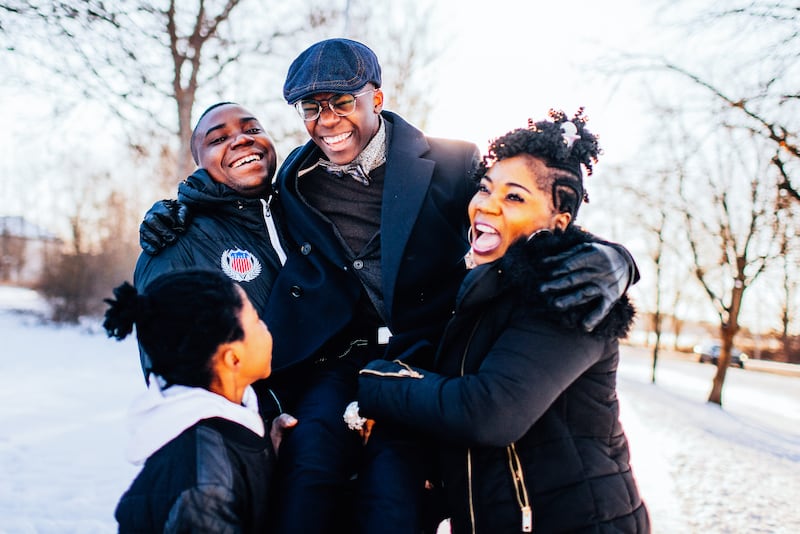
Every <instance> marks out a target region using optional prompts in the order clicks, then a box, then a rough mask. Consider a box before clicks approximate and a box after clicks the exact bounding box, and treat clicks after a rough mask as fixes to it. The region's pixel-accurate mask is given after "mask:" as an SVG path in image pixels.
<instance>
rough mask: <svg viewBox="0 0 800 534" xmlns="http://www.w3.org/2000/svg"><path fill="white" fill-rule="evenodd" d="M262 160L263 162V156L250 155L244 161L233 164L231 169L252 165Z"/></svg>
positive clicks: (240, 160)
mask: <svg viewBox="0 0 800 534" xmlns="http://www.w3.org/2000/svg"><path fill="white" fill-rule="evenodd" d="M260 160H261V154H250V155H249V156H245V157H243V158H242V159H237V160H236V161H234V162H233V163H231V167H233V168H236V167H241V166H242V165H244V164H246V163H252V162H254V161H260Z"/></svg>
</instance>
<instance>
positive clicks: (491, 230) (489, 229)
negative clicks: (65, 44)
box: [475, 223, 497, 234]
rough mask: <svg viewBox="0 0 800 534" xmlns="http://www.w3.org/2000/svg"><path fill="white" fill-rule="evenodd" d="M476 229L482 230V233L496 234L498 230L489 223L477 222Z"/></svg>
mask: <svg viewBox="0 0 800 534" xmlns="http://www.w3.org/2000/svg"><path fill="white" fill-rule="evenodd" d="M475 230H477V231H479V232H481V233H482V234H496V233H497V230H495V229H494V228H492V227H491V226H489V225H488V224H483V223H476V224H475Z"/></svg>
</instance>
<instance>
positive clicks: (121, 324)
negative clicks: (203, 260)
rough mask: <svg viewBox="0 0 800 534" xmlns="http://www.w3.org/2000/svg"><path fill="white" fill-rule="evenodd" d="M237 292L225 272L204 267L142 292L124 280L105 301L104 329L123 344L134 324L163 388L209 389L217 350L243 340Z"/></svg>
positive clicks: (171, 274)
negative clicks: (223, 345) (213, 357)
mask: <svg viewBox="0 0 800 534" xmlns="http://www.w3.org/2000/svg"><path fill="white" fill-rule="evenodd" d="M239 291H240V290H239V289H238V288H237V285H236V283H235V282H233V280H231V279H230V278H228V277H227V276H225V275H224V274H222V273H220V272H218V271H209V270H203V269H186V270H180V271H173V272H169V273H166V274H163V275H161V276H159V277H158V278H155V279H154V280H153V281H152V282H151V283H150V284H148V285H147V287H145V289H144V291H138V290H137V289H136V288H135V287H133V286H132V285H131V284H129V283H128V282H125V283H123V284H122V285H120V286H118V287H116V288H115V289H114V291H113V292H114V297H115V299H105V302H106V303H107V304H108V305H109V307H108V309H107V310H106V313H105V321H104V322H103V327H104V328H105V330H106V333H107V334H108V337H114V338H116V339H117V340H122V339H125V337H127V336H128V334H130V333H131V332H132V331H133V326H134V324H135V325H136V336H137V338H138V339H139V343H140V344H141V347H142V349H144V351H145V352H146V353H147V354H148V356H150V359H151V361H152V368H151V369H150V371H152V372H153V373H155V374H157V375H159V376H161V377H162V378H163V379H164V380H165V381H166V382H167V384H180V385H183V386H190V387H202V388H206V389H208V387H209V386H210V385H211V383H212V380H213V372H212V361H211V358H212V356H213V355H214V353H215V352H216V350H217V348H218V347H219V346H220V345H222V344H223V343H229V342H232V341H237V340H240V339H243V338H244V330H243V329H242V325H241V321H240V315H241V311H242V307H243V305H244V300H243V299H242V296H241V294H240V292H239Z"/></svg>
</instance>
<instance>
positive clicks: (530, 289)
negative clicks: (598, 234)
mask: <svg viewBox="0 0 800 534" xmlns="http://www.w3.org/2000/svg"><path fill="white" fill-rule="evenodd" d="M595 241H597V239H596V238H594V237H593V236H592V235H591V234H590V233H588V232H585V231H584V230H583V229H581V228H580V227H578V226H575V225H570V226H569V227H567V229H566V230H564V231H547V230H545V231H541V232H538V233H536V234H535V235H534V236H533V237H532V238H530V239H527V240H520V241H517V242H516V243H514V244H513V245H511V246H510V247H509V248H508V250H507V251H506V253H505V255H504V256H503V257H502V258H501V259H500V260H498V262H497V266H498V267H499V269H500V270H501V272H502V273H503V276H502V277H501V284H502V285H503V286H505V287H506V288H511V289H513V290H514V292H515V293H517V294H518V295H519V296H520V297H521V298H524V299H526V300H528V301H532V302H534V303H536V304H537V305H539V306H541V307H542V308H544V309H545V310H546V312H547V314H548V316H552V317H555V318H556V319H557V320H558V322H559V323H561V324H562V325H563V326H565V327H567V328H574V329H580V328H581V320H582V319H583V317H585V316H586V314H587V313H588V312H589V311H590V310H591V309H592V308H593V306H594V302H589V303H588V304H585V305H582V306H578V307H576V308H571V309H569V310H560V309H557V308H556V307H555V306H554V305H553V302H552V299H548V298H546V296H545V295H544V294H542V292H541V290H540V287H541V284H542V283H543V282H545V281H546V280H549V279H550V278H551V273H552V270H553V267H552V266H549V265H547V264H545V263H544V260H545V259H546V258H548V257H552V256H554V255H557V254H560V253H562V252H565V251H566V250H568V249H570V248H572V247H573V246H576V245H579V244H582V243H591V242H595ZM634 315H635V309H634V307H633V305H632V304H631V303H630V301H629V299H628V296H627V295H623V296H622V298H620V299H619V300H618V301H617V303H616V304H615V305H614V307H613V308H612V309H611V311H610V312H609V314H608V315H607V316H606V318H605V319H604V320H603V321H602V322H601V323H600V324H599V325H598V326H597V327H596V328H595V329H594V330H593V331H592V332H591V334H592V335H593V336H598V337H604V338H623V337H625V336H627V335H628V331H629V330H630V328H631V325H632V324H633V318H634Z"/></svg>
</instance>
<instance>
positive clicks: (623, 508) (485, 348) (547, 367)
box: [359, 110, 650, 533]
mask: <svg viewBox="0 0 800 534" xmlns="http://www.w3.org/2000/svg"><path fill="white" fill-rule="evenodd" d="M599 152H600V149H599V147H598V145H597V138H596V137H595V136H594V135H593V134H592V133H591V132H589V131H588V130H587V129H586V128H585V118H584V117H583V115H582V110H580V111H578V113H577V114H576V115H575V116H574V117H572V118H571V119H568V118H567V116H566V115H565V114H564V113H563V112H554V111H551V112H550V118H549V120H543V121H540V122H536V123H533V122H532V121H529V123H528V127H527V128H521V129H517V130H514V131H512V132H509V133H507V134H506V135H504V136H502V137H500V138H499V139H497V140H495V141H494V142H493V143H492V144H491V146H490V149H489V154H488V155H487V156H486V157H485V158H484V162H483V164H482V165H481V167H480V168H479V170H478V174H477V176H478V178H479V179H480V183H479V186H478V192H477V193H476V194H475V196H474V197H473V199H472V201H471V203H470V206H469V216H470V221H471V234H472V236H471V237H472V239H471V244H472V251H471V254H472V259H473V261H474V264H475V265H476V267H475V268H474V269H473V270H472V271H471V272H470V274H469V275H468V276H467V277H466V279H465V280H464V282H463V284H462V286H461V289H460V291H459V295H458V299H457V303H456V311H455V315H454V317H453V318H452V320H451V322H450V324H449V325H448V328H447V330H446V332H445V334H444V337H443V339H442V341H441V344H440V346H439V349H438V353H437V358H436V363H435V369H434V371H435V372H430V371H427V370H423V369H414V368H411V367H409V366H407V365H406V364H405V363H402V362H401V361H398V360H396V361H394V362H389V361H375V362H371V363H370V364H369V365H368V366H367V367H366V368H365V369H363V370H362V371H361V374H360V377H359V404H360V407H361V415H362V416H365V417H368V418H373V419H376V420H377V421H378V422H377V423H376V424H378V425H380V424H381V423H380V422H381V421H382V420H390V421H394V422H397V423H402V424H405V425H408V426H409V427H411V428H414V429H416V430H420V431H423V432H425V433H426V434H428V435H430V436H432V437H433V438H434V439H435V441H436V443H438V444H439V453H440V469H441V477H442V483H443V487H444V491H445V497H446V501H447V506H448V513H449V515H450V517H451V526H452V529H453V532H455V533H461V532H479V533H482V532H486V533H505V532H531V531H535V532H635V533H640V532H649V529H650V526H649V519H648V514H647V510H646V508H645V506H644V503H643V502H642V499H641V497H640V496H639V493H638V490H637V488H636V482H635V480H634V476H633V473H632V471H631V467H630V465H629V453H628V443H627V439H626V437H625V434H624V432H623V430H622V426H621V425H620V422H619V418H618V415H619V406H618V402H617V395H616V370H617V363H618V358H619V351H618V339H619V338H621V337H624V335H626V333H627V331H628V329H629V327H630V324H631V321H632V319H633V313H634V312H633V308H632V306H631V305H630V303H629V302H628V300H627V298H626V297H623V298H622V299H621V300H620V301H619V302H618V303H617V304H616V306H615V308H614V309H613V310H612V312H611V313H610V314H609V315H608V316H607V317H606V319H605V320H604V321H603V322H602V323H601V324H600V325H599V326H598V327H597V328H595V329H594V330H593V331H592V332H591V333H586V332H584V330H583V329H582V328H581V327H580V323H579V319H580V310H573V311H570V312H564V311H561V310H559V309H557V308H556V307H555V306H553V305H552V304H551V303H549V302H548V301H547V300H546V299H544V298H543V297H542V296H541V294H540V292H539V287H540V285H541V283H542V281H543V280H544V279H545V277H544V276H543V274H545V273H546V272H547V271H548V269H550V267H549V261H548V260H550V259H552V258H553V257H555V256H557V255H558V254H560V253H561V252H563V251H565V250H567V249H569V248H570V247H571V246H574V245H576V244H579V243H582V242H586V241H590V240H592V239H593V238H592V237H591V236H590V235H589V234H587V233H584V232H583V231H582V230H581V229H579V228H578V227H577V226H576V225H575V224H574V221H575V217H576V215H577V213H578V208H579V206H580V204H581V201H582V200H583V199H584V198H585V197H586V195H585V191H584V188H583V176H582V169H581V165H583V166H584V167H585V168H586V171H587V173H588V174H591V172H592V164H593V163H595V162H596V161H597V156H598V154H599Z"/></svg>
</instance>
